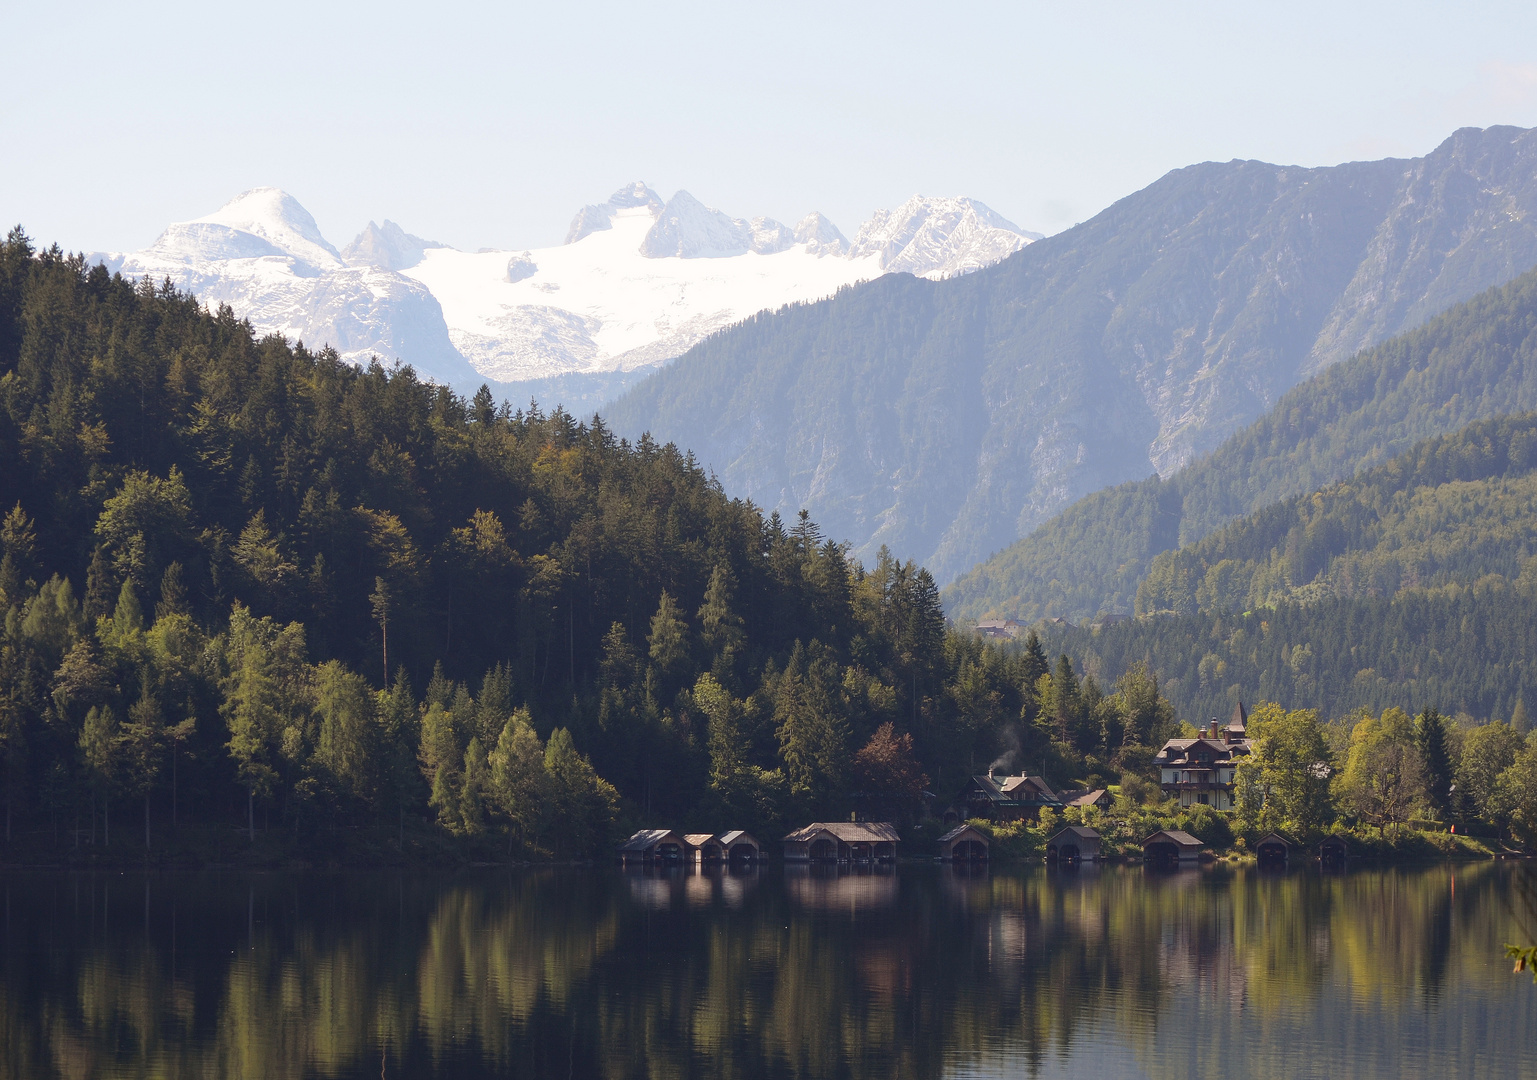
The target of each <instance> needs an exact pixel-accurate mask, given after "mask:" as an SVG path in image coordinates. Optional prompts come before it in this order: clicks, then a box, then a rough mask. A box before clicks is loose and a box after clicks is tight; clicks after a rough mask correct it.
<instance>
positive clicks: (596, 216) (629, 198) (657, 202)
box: [566, 180, 662, 244]
mask: <svg viewBox="0 0 1537 1080" xmlns="http://www.w3.org/2000/svg"><path fill="white" fill-rule="evenodd" d="M642 206H644V207H646V208H648V209H649V210H650V211H651V215H652V217H655V216H656V215H657V214H660V213H661V212H662V197H661V196H660V195H658V194H657V193H656V192H654V191H652V190H651V189H650V188H648V187H647V186H646V185H645V184H643V183H641V182H640V181H639V180H637V181H635V182H634V183H633V184H626V185H625V186H624V187H622V188H620V189H619V190H618V191H616V192H614V193H613V194H612V195H610V196H609V197H608V202H606V203H593V204H591V205H588V206H584V207H582V208H581V209H580V210H578V211H577V212H576V217H574V218H572V219H571V228H570V229H569V230H567V232H566V243H568V244H574V243H576V242H577V241H578V240H580V239H581V238H582V237H584V236H587V235H588V234H590V233H595V232H602V231H604V230H605V229H611V228H613V227H614V215H616V214H618V213H619V211H621V210H633V209H636V208H637V207H642Z"/></svg>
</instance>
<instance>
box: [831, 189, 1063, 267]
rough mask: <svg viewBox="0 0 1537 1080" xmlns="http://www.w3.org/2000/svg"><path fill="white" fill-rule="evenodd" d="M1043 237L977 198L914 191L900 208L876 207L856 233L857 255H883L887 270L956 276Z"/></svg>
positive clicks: (881, 257) (990, 262)
mask: <svg viewBox="0 0 1537 1080" xmlns="http://www.w3.org/2000/svg"><path fill="white" fill-rule="evenodd" d="M1040 238H1041V234H1040V233H1031V232H1026V231H1025V230H1023V229H1021V228H1020V227H1019V226H1018V225H1015V224H1014V223H1013V222H1011V221H1009V220H1008V219H1007V218H1005V217H1003V216H1002V215H1001V214H998V213H995V212H994V211H993V210H991V209H990V208H988V207H987V206H984V205H983V204H982V203H979V202H977V201H976V200H975V199H946V198H926V197H924V196H922V195H914V196H913V197H912V198H910V199H908V200H907V201H906V202H905V203H903V204H902V205H901V206H899V207H897V208H896V209H895V210H877V211H876V212H875V213H874V215H872V216H871V218H870V220H869V221H867V222H865V223H864V225H862V226H861V227H860V229H859V235H858V236H856V237H855V238H854V248H853V255H854V256H855V257H856V258H858V257H860V256H865V255H875V256H878V257H879V258H880V260H881V267H882V269H884V270H885V271H886V272H887V273H902V272H905V273H909V274H916V275H918V276H920V277H930V278H941V277H953V276H954V275H956V274H964V273H968V272H970V271H972V270H977V269H980V268H981V267H984V266H989V265H991V264H992V263H995V262H998V261H999V260H1000V259H1003V258H1006V257H1007V256H1009V255H1012V254H1013V253H1014V252H1016V251H1018V250H1019V249H1020V248H1022V247H1024V246H1025V245H1026V244H1029V243H1031V242H1033V241H1035V240H1039V239H1040Z"/></svg>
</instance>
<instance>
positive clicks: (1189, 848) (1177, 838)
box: [1142, 829, 1206, 866]
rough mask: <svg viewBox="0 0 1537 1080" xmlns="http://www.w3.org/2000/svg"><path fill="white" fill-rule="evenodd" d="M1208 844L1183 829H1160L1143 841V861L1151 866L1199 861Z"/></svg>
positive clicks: (1178, 864) (1176, 864)
mask: <svg viewBox="0 0 1537 1080" xmlns="http://www.w3.org/2000/svg"><path fill="white" fill-rule="evenodd" d="M1205 847H1206V845H1205V844H1203V843H1201V841H1200V840H1198V839H1196V838H1195V837H1194V836H1191V835H1190V834H1189V833H1187V832H1185V831H1184V830H1183V829H1160V830H1158V831H1157V832H1155V833H1154V834H1153V835H1152V836H1149V837H1148V838H1147V839H1146V840H1144V841H1142V861H1143V863H1144V864H1146V865H1149V866H1181V865H1185V864H1187V863H1193V862H1198V861H1199V860H1200V858H1201V852H1202V851H1203V850H1204V849H1205Z"/></svg>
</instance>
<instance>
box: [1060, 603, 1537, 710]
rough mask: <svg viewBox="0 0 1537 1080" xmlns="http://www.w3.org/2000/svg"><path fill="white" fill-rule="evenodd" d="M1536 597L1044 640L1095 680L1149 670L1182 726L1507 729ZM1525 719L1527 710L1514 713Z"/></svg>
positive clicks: (1280, 615) (1323, 608)
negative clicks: (1306, 720)
mask: <svg viewBox="0 0 1537 1080" xmlns="http://www.w3.org/2000/svg"><path fill="white" fill-rule="evenodd" d="M1534 611H1537V593H1534V592H1533V591H1531V589H1530V588H1529V587H1528V583H1526V582H1522V583H1520V585H1519V586H1514V587H1513V586H1507V585H1504V584H1503V583H1502V582H1489V583H1484V584H1480V585H1478V586H1475V587H1473V588H1468V589H1465V588H1461V587H1456V586H1453V587H1449V588H1445V589H1435V590H1424V589H1415V590H1409V591H1405V592H1402V593H1399V594H1397V595H1395V596H1392V597H1366V598H1360V599H1339V598H1329V599H1325V600H1320V601H1318V602H1317V603H1311V604H1300V603H1294V602H1288V603H1284V604H1281V605H1279V606H1277V607H1276V608H1274V609H1270V610H1262V611H1254V612H1248V613H1245V614H1241V615H1239V614H1227V613H1207V612H1198V613H1196V614H1192V615H1161V616H1156V617H1151V618H1145V619H1132V620H1127V621H1125V622H1120V623H1111V624H1107V625H1103V626H1100V627H1098V628H1097V629H1096V628H1091V627H1089V626H1081V627H1073V626H1068V625H1063V624H1054V625H1051V626H1048V627H1047V628H1046V629H1045V630H1043V631H1042V642H1043V644H1044V646H1045V647H1046V648H1047V649H1048V650H1049V651H1051V652H1052V653H1056V652H1059V651H1060V652H1065V653H1067V654H1068V655H1069V656H1070V657H1072V659H1073V662H1074V663H1075V664H1076V665H1078V669H1079V670H1080V671H1085V672H1088V673H1090V674H1096V675H1098V676H1100V677H1101V678H1105V677H1113V675H1114V673H1115V672H1118V671H1124V670H1127V669H1128V668H1130V667H1132V666H1134V665H1138V664H1146V665H1147V666H1148V667H1149V668H1150V670H1151V671H1153V672H1154V673H1156V674H1157V676H1158V678H1159V685H1160V687H1161V688H1162V690H1163V693H1164V694H1166V695H1167V696H1168V698H1169V701H1170V702H1171V703H1172V704H1173V706H1174V708H1175V710H1176V711H1177V712H1178V713H1179V715H1180V716H1182V717H1186V718H1190V717H1211V716H1218V717H1221V716H1225V715H1227V714H1228V713H1230V712H1231V711H1232V708H1233V705H1234V704H1235V703H1236V702H1238V701H1240V700H1241V701H1244V702H1246V703H1252V702H1253V701H1256V700H1264V701H1274V702H1278V703H1281V704H1283V705H1284V706H1285V707H1287V708H1289V709H1316V710H1317V711H1318V714H1319V715H1320V716H1323V717H1334V718H1337V717H1343V716H1346V715H1347V714H1349V713H1350V712H1351V711H1352V710H1354V709H1357V708H1361V707H1365V708H1368V709H1371V710H1373V711H1381V710H1383V709H1386V708H1389V707H1396V708H1405V709H1409V710H1411V711H1416V710H1420V709H1424V708H1426V707H1433V708H1438V709H1440V710H1442V711H1443V712H1445V713H1447V714H1448V715H1451V714H1454V713H1466V714H1467V715H1468V716H1470V717H1472V718H1473V719H1474V720H1476V721H1479V722H1482V721H1485V720H1491V719H1492V720H1508V719H1510V718H1511V717H1512V716H1514V715H1515V713H1516V708H1517V704H1518V703H1531V702H1537V661H1534V658H1537V618H1533V613H1534ZM1523 711H1524V709H1523Z"/></svg>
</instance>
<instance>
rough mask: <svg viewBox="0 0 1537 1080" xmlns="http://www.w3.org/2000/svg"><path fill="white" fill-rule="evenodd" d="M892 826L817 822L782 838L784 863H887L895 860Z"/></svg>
mask: <svg viewBox="0 0 1537 1080" xmlns="http://www.w3.org/2000/svg"><path fill="white" fill-rule="evenodd" d="M899 839H900V838H899V837H898V835H897V828H896V826H895V825H892V824H890V823H889V822H884V821H818V822H813V823H812V824H810V825H807V826H806V827H805V828H804V829H796V830H795V831H794V832H793V833H790V834H789V835H788V836H786V837H785V838H784V841H783V843H784V853H785V860H786V861H787V862H840V863H848V862H890V861H891V860H893V859H895V858H896V857H897V843H898V841H899Z"/></svg>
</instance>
